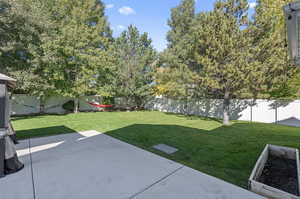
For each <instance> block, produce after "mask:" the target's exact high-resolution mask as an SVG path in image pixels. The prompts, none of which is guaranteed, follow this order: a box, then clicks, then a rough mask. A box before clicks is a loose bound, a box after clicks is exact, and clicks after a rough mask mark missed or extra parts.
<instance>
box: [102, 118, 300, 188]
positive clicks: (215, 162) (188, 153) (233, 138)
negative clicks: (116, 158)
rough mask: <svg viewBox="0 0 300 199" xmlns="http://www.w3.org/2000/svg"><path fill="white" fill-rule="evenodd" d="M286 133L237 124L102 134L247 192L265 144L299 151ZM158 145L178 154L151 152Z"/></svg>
mask: <svg viewBox="0 0 300 199" xmlns="http://www.w3.org/2000/svg"><path fill="white" fill-rule="evenodd" d="M268 127H270V128H268ZM287 128H289V127H287ZM286 130H287V129H286V127H280V126H276V125H272V124H271V125H266V124H257V125H256V124H253V123H237V124H233V125H231V126H229V127H223V126H221V127H219V128H216V129H213V130H203V129H197V128H190V127H184V126H177V125H150V124H134V125H130V126H127V127H124V128H120V129H116V130H113V131H109V132H107V133H106V134H107V135H110V136H112V137H115V138H117V139H120V140H122V141H125V142H127V143H130V144H133V145H136V146H138V147H140V148H143V149H145V150H148V151H151V152H154V153H157V154H159V155H161V156H164V157H166V158H168V159H172V160H174V161H177V162H179V163H182V164H184V165H187V166H189V167H192V168H194V169H197V170H199V171H202V172H204V173H207V174H209V175H212V176H215V177H218V178H221V179H223V180H225V181H228V182H231V183H233V184H236V185H238V186H241V187H244V188H247V182H248V178H249V176H250V173H251V171H252V169H253V166H254V165H255V162H256V161H257V158H258V157H259V155H260V153H261V152H262V150H263V148H264V147H265V145H266V144H276V145H281V146H289V147H296V148H299V145H298V143H300V134H299V133H297V129H296V128H293V129H289V130H290V131H286ZM283 132H285V133H283ZM161 143H163V144H167V145H170V146H172V147H175V148H177V149H178V152H176V153H174V154H172V155H168V154H164V153H162V152H160V151H157V150H155V149H153V148H152V146H153V145H156V144H161Z"/></svg>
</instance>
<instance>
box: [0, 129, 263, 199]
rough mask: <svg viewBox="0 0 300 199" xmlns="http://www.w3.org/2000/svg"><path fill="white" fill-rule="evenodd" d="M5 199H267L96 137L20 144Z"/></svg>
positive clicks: (2, 183)
mask: <svg viewBox="0 0 300 199" xmlns="http://www.w3.org/2000/svg"><path fill="white" fill-rule="evenodd" d="M18 154H19V157H20V159H21V160H22V161H23V162H24V163H25V168H24V169H23V170H22V171H20V172H19V173H16V174H13V175H9V176H6V177H5V178H1V179H0V194H1V197H0V198H3V199H71V198H72V199H90V198H91V199H93V198H95V199H96V198H103V199H176V198H178V199H183V198H184V199H263V197H260V196H258V195H256V194H253V193H251V192H249V191H247V190H244V189H241V188H239V187H237V186H234V185H231V184H229V183H227V182H224V181H222V180H219V179H216V178H214V177H211V176H208V175H205V174H203V173H201V172H199V171H195V170H193V169H191V168H188V167H185V166H183V165H181V164H178V163H176V162H173V161H170V160H168V159H165V158H162V157H160V156H158V155H155V154H153V153H150V152H147V151H144V150H142V149H140V148H137V147H134V146H132V145H129V144H127V143H124V142H121V141H119V140H117V139H114V138H112V137H110V136H107V135H104V134H101V133H98V132H96V131H87V132H82V133H78V134H68V135H60V136H54V137H47V138H38V139H31V140H26V141H22V142H21V144H19V145H18Z"/></svg>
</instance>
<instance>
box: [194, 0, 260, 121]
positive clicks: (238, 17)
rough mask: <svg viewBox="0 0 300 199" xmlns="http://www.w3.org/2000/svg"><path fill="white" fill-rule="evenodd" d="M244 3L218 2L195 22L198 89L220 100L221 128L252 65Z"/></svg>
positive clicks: (253, 68) (243, 0)
mask: <svg viewBox="0 0 300 199" xmlns="http://www.w3.org/2000/svg"><path fill="white" fill-rule="evenodd" d="M247 10H248V2H247V0H219V1H217V2H216V4H215V7H214V10H213V11H211V12H207V13H200V14H199V15H198V16H197V19H196V20H195V24H194V27H193V35H194V38H195V40H196V42H195V44H196V49H195V59H196V62H197V64H198V65H201V66H202V68H201V71H200V72H199V73H198V78H199V81H200V85H199V86H203V87H205V88H206V89H207V90H208V91H211V92H213V93H214V95H215V96H220V97H222V98H223V100H224V102H223V124H224V125H229V124H230V123H229V109H230V102H231V99H232V98H234V97H235V96H238V95H239V94H240V93H241V92H242V91H243V90H244V89H245V88H248V87H249V84H250V83H251V81H250V77H251V76H253V75H254V74H255V73H256V71H257V65H256V64H255V63H252V61H253V60H252V53H251V46H252V39H251V36H250V34H249V27H248V25H247V24H249V21H248V16H247Z"/></svg>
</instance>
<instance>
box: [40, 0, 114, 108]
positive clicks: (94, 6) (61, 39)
mask: <svg viewBox="0 0 300 199" xmlns="http://www.w3.org/2000/svg"><path fill="white" fill-rule="evenodd" d="M51 8H52V10H50V11H51V12H52V13H51V18H52V22H53V24H54V26H55V28H54V29H53V32H51V34H50V37H47V38H45V40H44V41H43V51H44V57H43V65H42V72H43V77H44V78H45V79H47V80H48V84H50V85H52V87H53V88H54V89H53V91H55V92H56V94H59V95H63V96H69V97H72V98H74V101H75V108H74V112H77V111H78V98H79V97H80V96H83V95H85V94H88V93H91V92H93V93H100V94H101V93H102V92H103V91H104V90H105V87H106V86H107V83H109V82H105V83H104V81H103V80H104V79H106V80H107V78H106V75H107V74H108V73H109V71H110V67H111V66H112V64H113V58H112V56H111V55H110V53H109V49H110V47H111V44H112V36H111V34H112V33H111V30H110V28H109V24H108V22H107V19H106V17H105V15H104V5H103V3H102V2H101V1H99V0H65V1H60V0H57V1H53V5H52V7H51Z"/></svg>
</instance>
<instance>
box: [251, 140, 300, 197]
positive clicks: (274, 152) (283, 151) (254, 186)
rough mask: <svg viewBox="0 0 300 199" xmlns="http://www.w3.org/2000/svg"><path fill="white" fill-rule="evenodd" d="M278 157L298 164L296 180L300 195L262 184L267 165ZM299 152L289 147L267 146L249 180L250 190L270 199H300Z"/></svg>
mask: <svg viewBox="0 0 300 199" xmlns="http://www.w3.org/2000/svg"><path fill="white" fill-rule="evenodd" d="M271 156H272V157H278V158H282V159H286V160H287V161H288V160H295V162H296V168H295V169H296V171H295V172H296V173H297V176H296V179H297V181H298V186H296V188H298V191H297V192H298V194H295V195H294V194H291V193H288V192H286V191H283V190H281V189H277V188H274V187H271V186H269V185H266V184H264V183H262V182H260V179H261V177H262V175H263V172H264V169H265V166H266V163H267V161H268V159H269V158H270V157H271ZM299 174H300V172H299V152H298V149H294V148H288V147H281V146H275V145H267V146H266V147H265V149H264V150H263V152H262V154H261V155H260V157H259V159H258V160H257V162H256V164H255V167H254V169H253V171H252V173H251V176H250V178H249V185H248V187H249V190H250V191H252V192H254V193H257V194H259V195H262V196H265V197H267V198H269V199H300V196H299V190H300V187H299V182H300V181H299Z"/></svg>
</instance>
